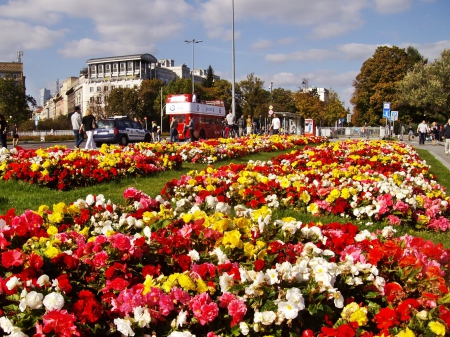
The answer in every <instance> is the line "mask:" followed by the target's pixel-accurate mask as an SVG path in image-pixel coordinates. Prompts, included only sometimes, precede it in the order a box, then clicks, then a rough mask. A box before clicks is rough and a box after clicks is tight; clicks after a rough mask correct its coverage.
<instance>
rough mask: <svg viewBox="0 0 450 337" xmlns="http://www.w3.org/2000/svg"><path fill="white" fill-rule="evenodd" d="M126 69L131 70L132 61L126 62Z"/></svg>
mask: <svg viewBox="0 0 450 337" xmlns="http://www.w3.org/2000/svg"><path fill="white" fill-rule="evenodd" d="M127 70H133V62H132V61H129V62H128V63H127Z"/></svg>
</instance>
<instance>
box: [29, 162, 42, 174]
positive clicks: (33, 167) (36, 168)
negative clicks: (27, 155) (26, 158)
mask: <svg viewBox="0 0 450 337" xmlns="http://www.w3.org/2000/svg"><path fill="white" fill-rule="evenodd" d="M39 167H40V166H39V164H36V163H33V164H31V166H30V170H31V171H32V172H36V171H38V170H39Z"/></svg>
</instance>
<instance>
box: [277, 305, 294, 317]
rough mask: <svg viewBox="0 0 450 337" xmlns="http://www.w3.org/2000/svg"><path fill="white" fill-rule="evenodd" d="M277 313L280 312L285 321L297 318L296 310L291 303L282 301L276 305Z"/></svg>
mask: <svg viewBox="0 0 450 337" xmlns="http://www.w3.org/2000/svg"><path fill="white" fill-rule="evenodd" d="M278 311H280V312H281V313H282V315H283V316H284V317H286V319H294V318H296V317H297V316H298V308H297V307H296V305H295V304H294V303H291V302H285V301H282V302H280V303H278Z"/></svg>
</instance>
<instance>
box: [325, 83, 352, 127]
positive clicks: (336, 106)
mask: <svg viewBox="0 0 450 337" xmlns="http://www.w3.org/2000/svg"><path fill="white" fill-rule="evenodd" d="M325 116H326V117H325V124H326V125H333V124H334V123H335V122H336V121H337V120H339V119H340V118H345V117H347V111H346V110H345V107H344V104H343V103H342V101H341V100H340V99H339V95H338V94H337V93H336V92H335V91H334V90H333V89H330V91H329V93H328V102H326V104H325Z"/></svg>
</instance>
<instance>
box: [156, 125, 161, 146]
mask: <svg viewBox="0 0 450 337" xmlns="http://www.w3.org/2000/svg"><path fill="white" fill-rule="evenodd" d="M156 139H157V140H158V142H160V141H161V140H162V139H161V127H160V126H158V127H157V130H156Z"/></svg>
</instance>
